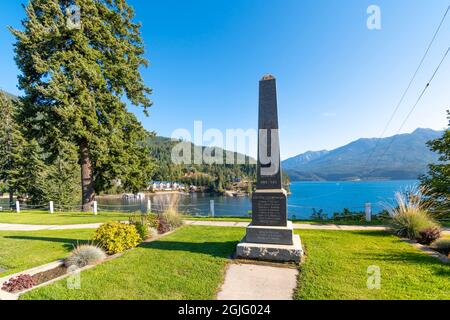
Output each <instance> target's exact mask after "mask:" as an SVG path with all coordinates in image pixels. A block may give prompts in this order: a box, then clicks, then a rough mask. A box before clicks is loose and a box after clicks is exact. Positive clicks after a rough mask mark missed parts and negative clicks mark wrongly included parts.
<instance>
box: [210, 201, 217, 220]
mask: <svg viewBox="0 0 450 320" xmlns="http://www.w3.org/2000/svg"><path fill="white" fill-rule="evenodd" d="M209 205H210V211H211V216H212V217H213V218H214V216H215V215H216V212H215V208H214V200H211V201H210V202H209Z"/></svg>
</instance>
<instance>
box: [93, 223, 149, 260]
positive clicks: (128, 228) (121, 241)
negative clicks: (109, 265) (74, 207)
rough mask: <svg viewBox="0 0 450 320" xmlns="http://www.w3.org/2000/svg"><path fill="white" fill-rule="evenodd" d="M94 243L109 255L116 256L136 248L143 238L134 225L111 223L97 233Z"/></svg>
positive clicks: (103, 226)
mask: <svg viewBox="0 0 450 320" xmlns="http://www.w3.org/2000/svg"><path fill="white" fill-rule="evenodd" d="M94 241H95V243H97V244H98V245H99V246H101V247H102V248H104V249H105V250H106V252H107V253H108V254H116V253H121V252H124V251H126V250H128V249H131V248H134V247H136V246H137V245H138V244H139V243H140V242H141V241H142V238H141V237H140V235H139V233H138V231H137V229H136V227H135V226H134V225H129V224H124V223H119V222H110V223H106V224H104V225H102V226H101V227H100V228H98V229H97V230H96V231H95V235H94Z"/></svg>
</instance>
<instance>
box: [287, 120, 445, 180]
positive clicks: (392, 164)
mask: <svg viewBox="0 0 450 320" xmlns="http://www.w3.org/2000/svg"><path fill="white" fill-rule="evenodd" d="M442 134H443V131H435V130H432V129H424V128H418V129H416V130H415V131H414V132H412V133H409V134H408V133H407V134H400V135H395V136H392V137H387V138H381V139H379V138H361V139H358V140H355V141H353V142H350V143H349V144H347V145H345V146H342V147H339V148H336V149H334V150H331V151H326V150H322V151H317V152H314V151H308V152H306V153H303V154H300V155H298V156H295V157H292V158H289V159H287V160H285V161H283V164H282V165H283V169H284V170H285V171H286V173H287V174H288V175H289V176H290V177H291V180H292V181H299V180H301V181H348V180H409V179H417V178H418V177H419V176H420V175H422V174H425V173H426V171H427V167H428V165H429V164H430V163H435V162H437V161H438V155H437V154H435V153H433V152H431V151H430V150H429V149H428V146H427V144H426V143H427V142H428V141H430V140H434V139H437V138H439V137H441V136H442ZM311 155H313V156H312V160H309V161H308V160H307V159H308V158H311ZM305 159H306V160H305Z"/></svg>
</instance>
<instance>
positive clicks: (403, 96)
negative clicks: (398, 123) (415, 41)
mask: <svg viewBox="0 0 450 320" xmlns="http://www.w3.org/2000/svg"><path fill="white" fill-rule="evenodd" d="M449 11H450V5H449V6H448V7H447V10H446V11H445V13H444V16H443V17H442V19H441V22H440V23H439V26H438V28H437V29H436V31H435V32H434V35H433V37H432V38H431V41H430V43H429V44H428V47H427V49H426V51H425V53H424V55H423V57H422V59H421V60H420V63H419V66H418V67H417V69H416V71H415V72H414V74H413V76H412V78H411V80H410V81H409V83H408V86H407V87H406V90H405V91H404V92H403V94H402V96H401V98H400V101H399V102H398V104H397V105H396V107H395V109H394V112H393V113H392V115H391V117H390V119H389V121H388V122H387V124H386V126H385V127H384V130H383V132H382V133H381V136H380V139H381V138H383V137H384V136H385V134H386V132H387V130H388V128H389V126H390V125H391V123H392V120H394V117H395V115H396V114H397V112H398V110H399V109H400V106H401V105H402V103H403V101H404V100H405V97H406V95H407V94H408V92H409V89H411V86H412V84H413V82H414V80H415V79H416V77H417V74H418V73H419V71H420V69H421V68H422V65H423V63H424V61H425V59H426V57H427V56H428V53H429V52H430V49H431V47H432V45H433V43H434V41H435V40H436V38H437V35H438V34H439V31H440V30H441V27H442V25H443V24H444V21H445V18H446V17H447V15H448V13H449ZM380 139H378V140H377V141H376V144H375V147H374V149H373V150H372V152H371V154H370V155H369V157H368V158H367V160H366V164H365V165H364V168H367V166H368V164H369V161H370V159H371V158H372V157H373V156H374V154H375V152H376V150H377V148H378V145H379V143H380Z"/></svg>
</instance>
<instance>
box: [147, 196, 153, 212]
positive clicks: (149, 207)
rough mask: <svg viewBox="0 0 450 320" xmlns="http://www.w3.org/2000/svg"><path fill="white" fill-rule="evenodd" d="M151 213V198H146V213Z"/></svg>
mask: <svg viewBox="0 0 450 320" xmlns="http://www.w3.org/2000/svg"><path fill="white" fill-rule="evenodd" d="M150 213H152V200H150V199H148V200H147V214H150Z"/></svg>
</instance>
